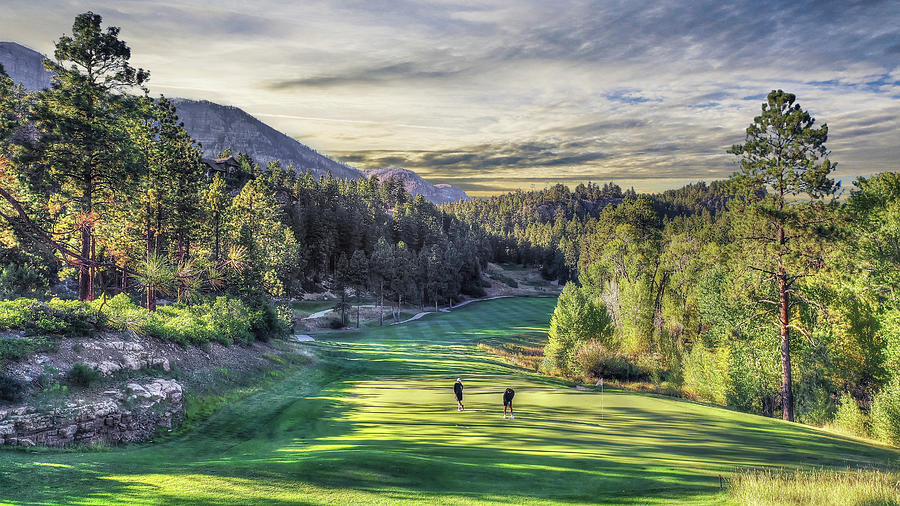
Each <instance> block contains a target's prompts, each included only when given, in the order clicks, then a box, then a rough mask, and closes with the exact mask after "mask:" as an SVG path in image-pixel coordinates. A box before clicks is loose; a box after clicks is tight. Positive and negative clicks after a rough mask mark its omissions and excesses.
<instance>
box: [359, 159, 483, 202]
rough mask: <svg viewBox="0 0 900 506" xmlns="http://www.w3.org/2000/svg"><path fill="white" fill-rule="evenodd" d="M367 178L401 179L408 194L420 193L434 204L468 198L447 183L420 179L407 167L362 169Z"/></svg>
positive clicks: (458, 189) (382, 179)
mask: <svg viewBox="0 0 900 506" xmlns="http://www.w3.org/2000/svg"><path fill="white" fill-rule="evenodd" d="M363 174H365V176H366V177H367V178H369V177H372V176H377V177H378V179H379V180H381V181H384V180H386V179H389V178H391V177H394V178H397V179H400V180H401V181H403V187H404V188H406V191H407V192H409V194H410V195H413V196H416V195H422V196H423V197H424V198H425V199H426V200H428V201H431V202H434V203H435V204H447V203H450V202H457V201H460V200H469V196H468V195H466V192H464V191H463V190H461V189H460V188H457V187H455V186H451V185H449V184H435V185H433V184H431V183H429V182H428V181H426V180H424V179H422V177H421V176H419V175H418V174H416V173H415V172H413V171H411V170H409V169H401V168H398V167H388V168H382V169H369V170H365V171H363Z"/></svg>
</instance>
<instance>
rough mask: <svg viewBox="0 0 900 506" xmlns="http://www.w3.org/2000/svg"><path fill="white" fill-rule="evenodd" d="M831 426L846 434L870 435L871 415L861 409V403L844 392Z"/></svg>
mask: <svg viewBox="0 0 900 506" xmlns="http://www.w3.org/2000/svg"><path fill="white" fill-rule="evenodd" d="M829 426H830V427H831V428H832V429H834V430H836V431H838V432H843V433H845V434H850V435H851V436H859V437H869V417H868V415H866V413H865V411H863V410H862V409H860V407H859V403H857V402H856V399H854V398H853V396H852V395H850V393H849V392H844V394H843V395H841V401H840V404H839V405H838V408H837V411H836V412H835V414H834V420H832V421H831V423H830V424H829Z"/></svg>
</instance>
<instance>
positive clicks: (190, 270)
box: [0, 13, 900, 444]
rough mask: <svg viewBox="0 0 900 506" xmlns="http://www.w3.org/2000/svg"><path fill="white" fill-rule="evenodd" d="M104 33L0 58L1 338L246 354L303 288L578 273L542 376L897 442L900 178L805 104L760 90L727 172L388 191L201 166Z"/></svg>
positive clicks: (346, 291)
mask: <svg viewBox="0 0 900 506" xmlns="http://www.w3.org/2000/svg"><path fill="white" fill-rule="evenodd" d="M100 24H101V20H100V17H99V16H97V15H93V14H90V13H87V14H83V15H81V16H79V17H78V18H77V20H76V22H75V25H74V27H73V33H72V35H71V36H64V37H62V38H60V39H59V41H58V42H57V43H56V52H55V55H54V58H53V59H48V60H47V62H46V65H47V66H48V69H49V70H50V71H52V73H53V86H52V88H50V89H47V90H44V91H38V92H33V93H27V92H25V91H24V90H23V89H22V88H21V87H19V86H17V85H16V84H15V83H13V82H12V80H11V79H10V78H9V77H8V76H6V75H5V73H3V72H2V70H0V196H2V200H0V217H2V222H0V264H2V273H0V298H3V299H8V300H6V301H4V302H2V303H0V326H3V327H4V328H8V329H17V328H20V329H29V328H31V329H35V328H36V329H39V330H42V331H50V332H57V333H65V332H69V331H72V332H76V331H79V329H80V328H81V327H79V325H82V324H83V321H82V320H84V315H85V314H88V313H90V314H92V315H96V317H93V319H91V320H89V321H90V322H91V323H90V324H91V325H98V326H99V325H103V324H110V325H118V326H120V327H122V328H124V327H125V326H126V324H125V323H123V321H125V320H128V321H129V322H134V321H138V322H144V323H140V324H139V325H138V326H139V327H140V330H142V331H144V332H147V333H150V334H152V335H155V336H158V337H163V338H166V339H171V340H175V341H178V342H181V343H185V344H188V343H202V342H208V341H210V340H220V341H223V342H235V341H240V342H244V341H247V340H252V339H254V338H265V337H266V336H268V335H272V334H277V333H285V332H288V330H289V328H290V326H291V324H292V322H291V317H290V315H286V314H285V313H284V311H282V310H281V309H279V308H280V307H282V306H281V305H282V303H283V302H284V301H286V300H289V299H291V298H292V297H298V296H300V295H302V294H303V293H307V292H316V291H324V290H326V289H328V290H331V291H332V293H334V294H336V295H337V296H338V297H339V298H340V299H341V304H342V305H346V304H347V303H349V301H350V299H351V298H352V297H353V296H354V295H355V296H356V297H357V302H358V298H359V297H360V295H361V294H363V293H365V294H371V295H372V296H373V297H374V298H375V299H376V300H378V301H379V304H381V305H385V304H387V305H392V306H393V305H396V306H397V307H398V308H399V307H400V306H401V305H402V304H403V303H404V302H405V303H407V304H410V303H412V304H416V305H418V306H420V307H423V308H424V307H425V306H429V305H437V304H440V305H442V306H444V305H449V306H452V305H453V304H454V301H460V300H462V299H463V298H465V297H480V296H483V295H484V287H485V283H486V282H487V281H486V280H485V277H484V276H483V271H484V269H486V267H487V265H488V263H489V262H496V263H516V264H521V265H525V266H529V267H534V268H536V269H540V271H541V273H542V275H543V276H544V277H545V278H546V279H547V280H558V281H559V283H561V284H565V289H564V290H563V291H562V294H561V296H560V297H559V301H558V304H557V307H556V310H555V312H554V314H553V317H552V320H551V321H550V333H549V342H548V344H547V346H546V348H545V349H544V358H543V362H542V363H541V364H540V370H541V371H542V372H545V373H547V374H551V375H557V376H564V377H568V378H577V379H580V380H590V381H594V380H597V379H600V378H604V379H606V380H613V381H617V382H619V383H621V384H623V385H624V384H629V383H633V384H637V385H643V386H644V387H645V388H650V389H653V390H654V391H657V392H662V393H667V394H672V395H677V396H685V397H689V398H691V399H695V400H698V401H703V402H708V403H714V404H719V405H725V406H729V407H732V408H734V409H737V410H741V411H746V412H752V413H758V414H763V415H766V416H779V417H783V418H785V419H786V420H796V421H799V422H803V423H808V424H812V425H817V426H823V425H830V426H833V427H835V428H837V429H839V430H843V431H846V432H849V433H852V434H855V435H860V436H872V437H877V438H880V439H882V440H884V441H886V442H889V443H892V444H898V443H900V373H898V371H900V305H898V303H900V299H898V291H897V289H898V288H900V285H898V283H900V278H898V276H897V272H898V267H900V176H898V174H896V173H882V174H878V175H874V176H872V177H866V178H859V179H858V180H856V181H854V182H853V184H852V185H848V186H847V187H844V188H841V186H840V185H839V184H838V183H837V182H836V181H835V180H834V179H833V177H834V174H833V171H834V169H835V167H836V163H834V162H832V161H831V160H830V159H829V152H828V150H827V148H826V141H827V137H828V129H827V126H825V124H821V125H819V124H818V123H816V121H815V119H814V118H812V117H811V116H810V115H809V113H807V112H806V111H805V110H804V109H802V108H801V107H800V105H799V103H798V102H797V99H796V97H795V96H794V95H792V94H790V93H785V92H782V91H773V92H772V93H770V94H769V95H768V97H767V100H766V102H765V103H764V104H763V106H762V111H761V114H760V116H758V117H757V118H754V119H752V122H751V123H750V126H749V127H748V129H747V131H746V140H745V143H743V144H739V145H735V146H734V147H733V148H732V153H733V154H734V155H735V160H736V161H738V162H739V163H740V165H739V167H740V169H739V171H738V172H737V173H736V174H735V176H733V177H732V178H730V179H728V180H724V181H715V182H710V183H704V182H699V183H695V184H691V185H688V186H685V187H683V188H680V189H677V190H670V191H666V192H663V193H660V194H638V193H637V192H635V191H634V190H633V189H629V190H627V191H623V190H622V189H621V188H620V187H619V186H617V185H615V184H614V183H608V184H604V185H602V186H600V185H597V184H593V183H586V184H581V185H578V186H577V187H576V188H575V189H574V190H572V189H570V188H568V187H566V186H564V185H556V186H553V187H550V188H547V189H543V190H537V191H516V192H512V193H508V194H505V195H501V196H495V197H491V198H487V199H483V200H472V201H468V202H457V203H452V204H446V205H442V206H435V205H433V204H431V203H429V202H427V201H425V200H424V199H423V198H421V197H417V198H415V199H413V198H411V197H410V196H409V195H408V194H407V193H406V191H405V190H404V188H403V186H402V184H401V183H400V182H398V181H396V180H391V179H389V180H386V181H378V180H377V179H376V178H372V179H369V180H366V179H357V180H342V179H336V178H333V177H322V178H316V177H313V176H312V175H311V174H310V173H309V172H308V171H305V170H304V168H302V167H283V166H281V164H279V163H277V162H272V163H269V164H267V165H266V166H264V167H262V166H260V165H259V164H257V163H255V162H254V161H253V160H252V159H250V158H249V157H248V156H246V155H243V154H241V153H231V152H225V153H222V159H223V160H226V161H227V160H230V161H231V162H230V165H228V167H229V168H228V169H226V170H216V169H215V168H214V167H211V166H210V165H208V164H205V163H203V161H202V160H201V154H200V151H199V149H198V146H197V145H196V143H195V142H194V141H193V140H192V139H191V138H190V137H189V136H188V135H187V134H186V133H185V131H184V130H183V128H182V127H181V126H180V125H179V119H178V112H177V111H176V110H175V108H174V106H173V105H172V103H171V102H170V101H168V100H167V99H166V98H164V97H158V98H151V97H150V96H149V94H148V93H147V92H146V89H145V88H144V86H145V84H146V82H147V80H148V79H149V72H147V71H145V70H142V69H136V68H133V67H132V66H131V65H130V64H129V58H130V49H129V48H128V46H127V45H126V44H125V43H124V42H123V41H121V40H120V39H119V38H118V29H115V28H108V29H106V30H103V29H102V28H101V26H100ZM749 119H751V118H748V120H749ZM736 134H737V135H738V136H740V132H736ZM54 295H55V296H57V297H55V298H54V297H53V296H54ZM161 300H162V301H165V302H166V304H161V305H159V307H158V306H157V305H158V303H159V301H161ZM154 313H159V314H157V315H154ZM123 314H127V315H128V318H125V319H123V318H120V317H121V315H123ZM104 319H106V320H104ZM98 320H104V321H98ZM235 322H237V323H235ZM128 325H133V323H129V324H128Z"/></svg>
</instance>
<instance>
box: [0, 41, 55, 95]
mask: <svg viewBox="0 0 900 506" xmlns="http://www.w3.org/2000/svg"><path fill="white" fill-rule="evenodd" d="M0 65H3V69H4V70H5V71H6V73H7V74H8V75H9V76H10V77H12V79H13V81H15V82H17V83H21V84H22V86H24V87H25V88H26V89H28V90H29V91H36V90H42V89H44V88H49V87H50V74H48V73H47V71H46V70H44V56H43V55H42V54H41V53H38V52H37V51H32V50H31V49H28V48H27V47H25V46H22V45H19V44H16V43H15V42H0Z"/></svg>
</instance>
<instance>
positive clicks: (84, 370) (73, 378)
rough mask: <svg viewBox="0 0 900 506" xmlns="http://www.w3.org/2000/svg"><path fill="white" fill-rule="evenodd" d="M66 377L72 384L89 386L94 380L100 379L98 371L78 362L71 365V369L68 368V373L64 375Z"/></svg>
mask: <svg viewBox="0 0 900 506" xmlns="http://www.w3.org/2000/svg"><path fill="white" fill-rule="evenodd" d="M66 378H67V379H68V380H69V383H71V384H73V385H77V386H80V387H89V386H91V385H92V384H93V383H94V382H95V381H97V380H98V379H100V371H98V370H97V369H95V368H93V367H91V366H89V365H87V364H84V363H81V362H78V363H76V364H75V365H73V366H72V369H71V370H69V374H67V375H66Z"/></svg>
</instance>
